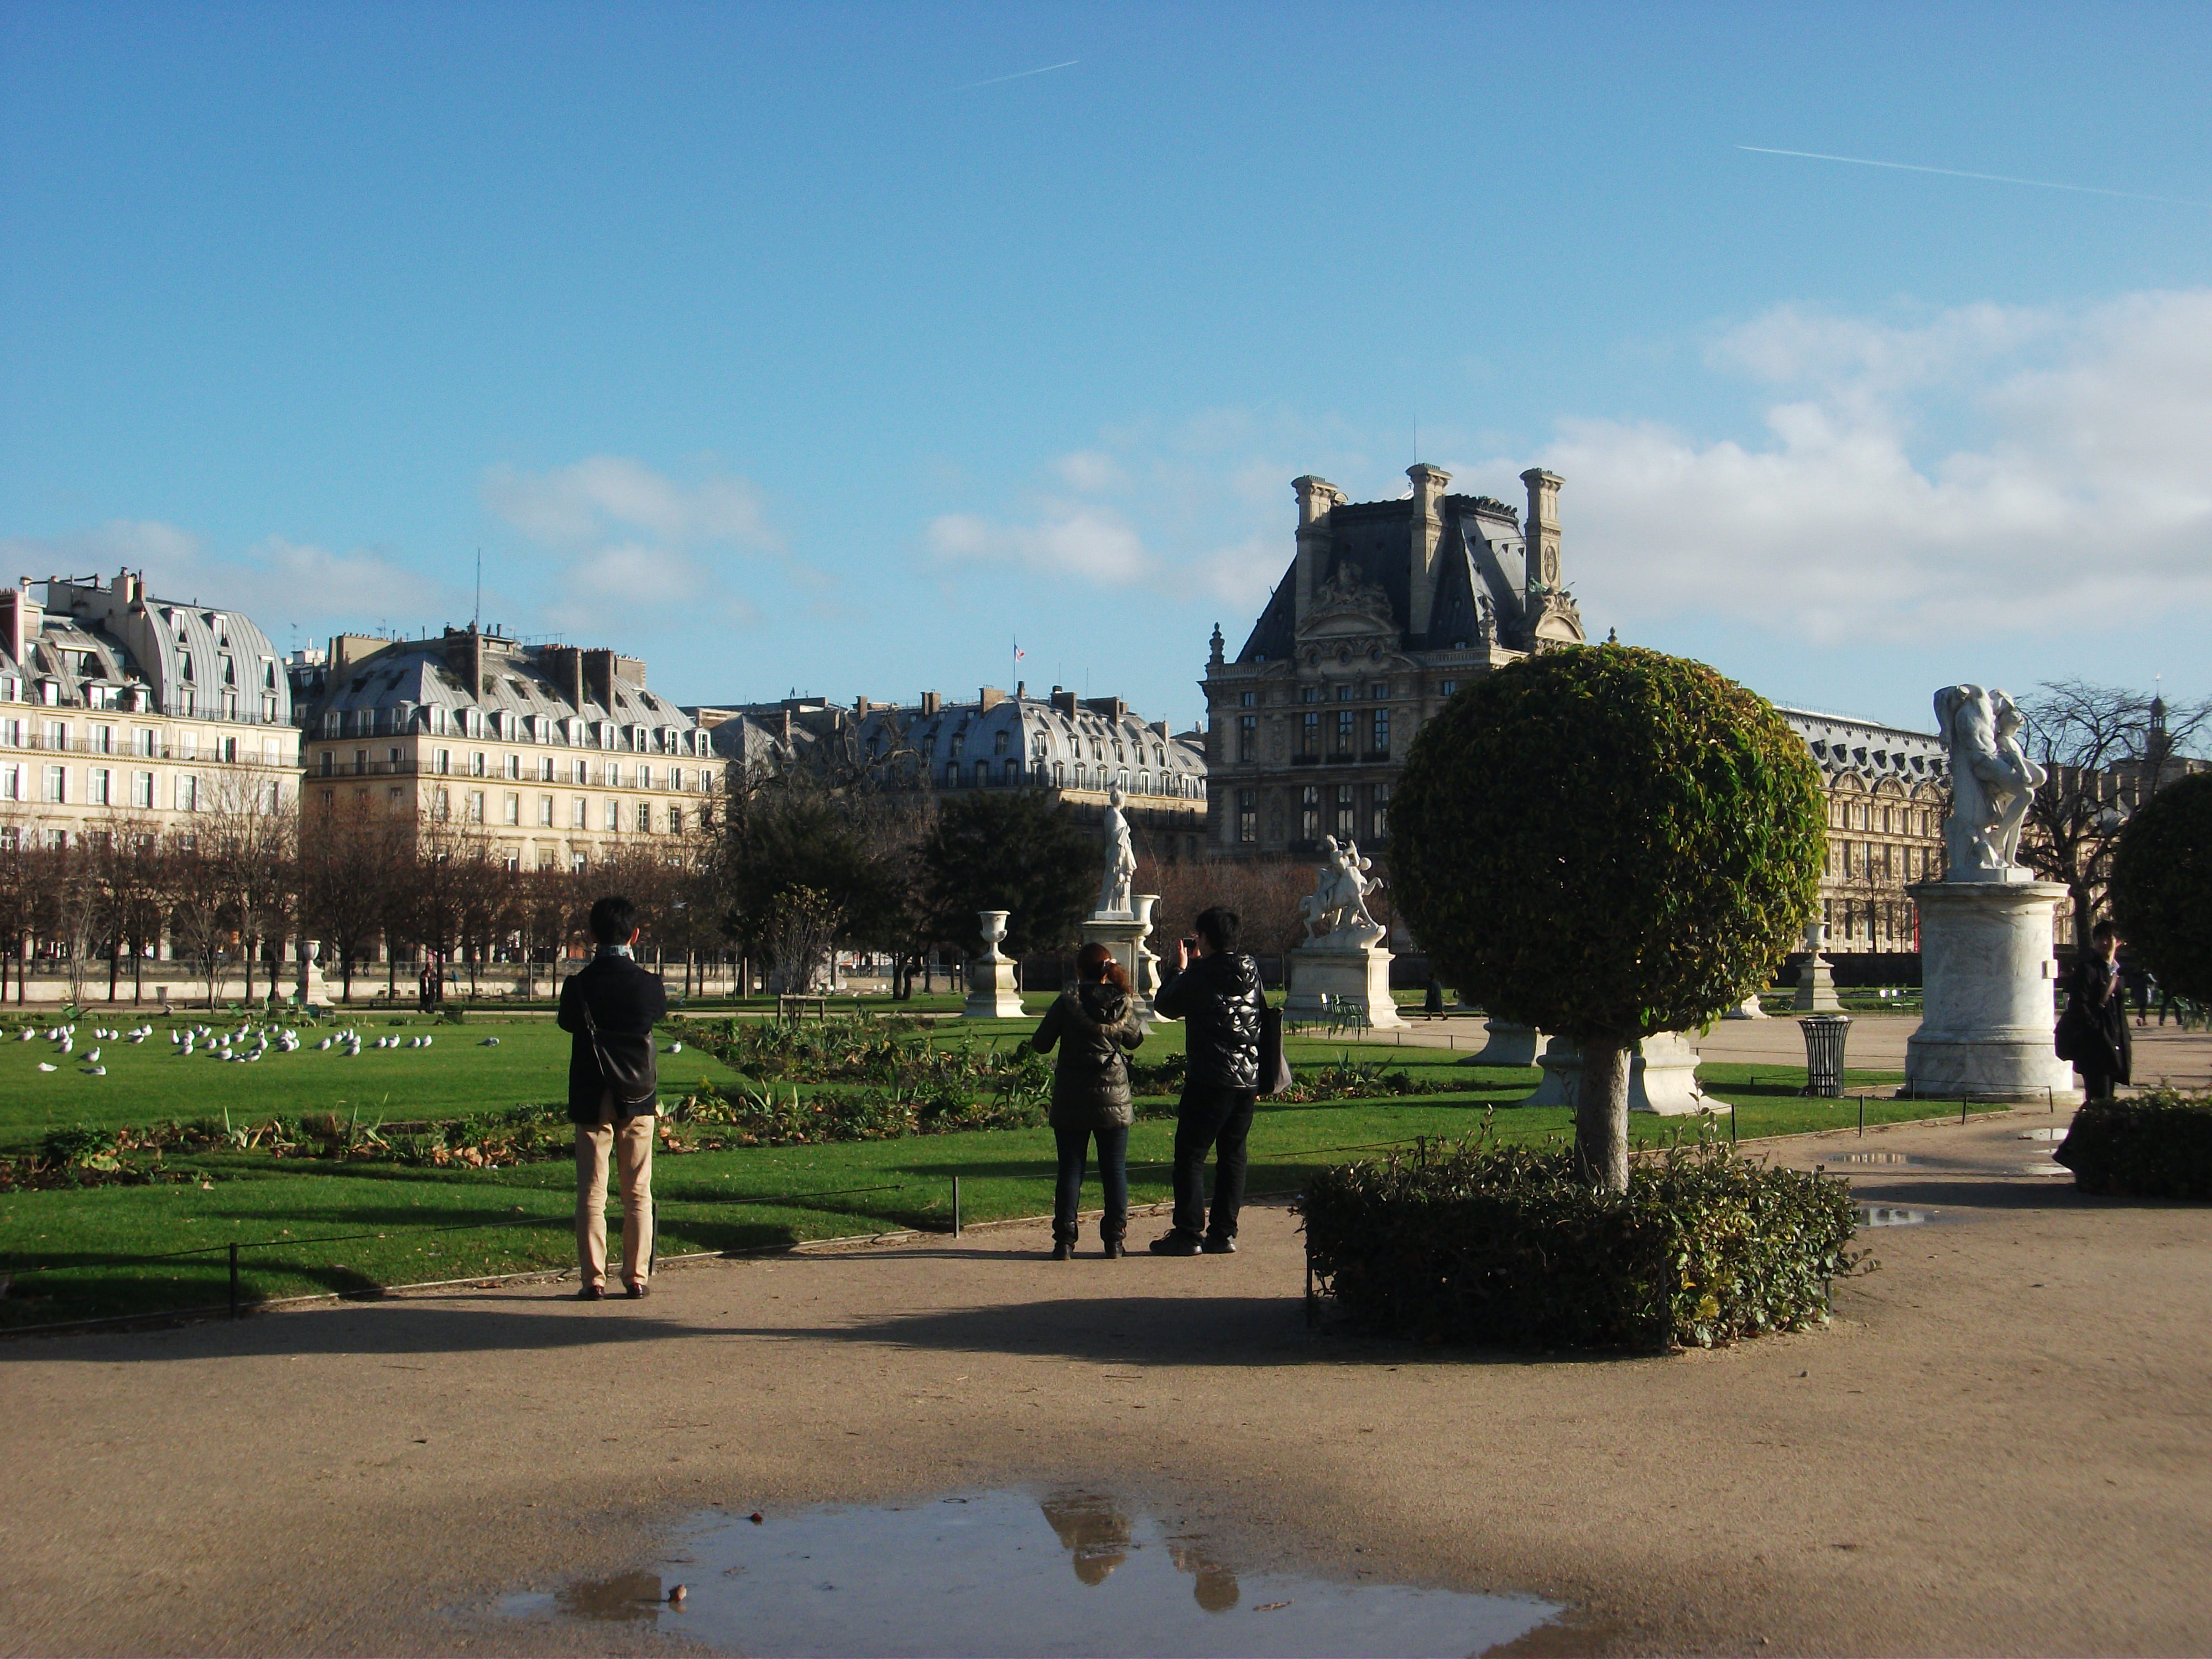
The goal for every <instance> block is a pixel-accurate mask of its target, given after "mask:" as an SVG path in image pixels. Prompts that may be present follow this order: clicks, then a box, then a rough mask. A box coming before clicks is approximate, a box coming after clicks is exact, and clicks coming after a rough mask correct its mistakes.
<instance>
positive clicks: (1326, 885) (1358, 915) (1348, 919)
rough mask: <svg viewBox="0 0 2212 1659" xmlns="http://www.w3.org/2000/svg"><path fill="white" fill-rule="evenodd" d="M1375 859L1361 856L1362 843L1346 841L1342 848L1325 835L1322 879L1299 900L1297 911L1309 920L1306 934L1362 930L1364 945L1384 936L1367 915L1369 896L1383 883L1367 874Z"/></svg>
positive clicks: (1377, 924) (1381, 926) (1380, 924)
mask: <svg viewBox="0 0 2212 1659" xmlns="http://www.w3.org/2000/svg"><path fill="white" fill-rule="evenodd" d="M1374 867H1375V860H1372V859H1370V858H1362V857H1361V856H1360V853H1359V843H1358V842H1356V841H1347V842H1345V843H1344V845H1343V846H1342V847H1339V846H1338V845H1337V844H1336V837H1335V836H1323V837H1322V872H1321V878H1320V880H1319V881H1318V882H1316V884H1315V885H1314V890H1313V891H1312V892H1311V893H1310V894H1309V895H1307V896H1305V897H1304V898H1302V899H1300V900H1299V901H1298V914H1299V915H1303V916H1304V918H1305V920H1306V937H1307V938H1308V939H1313V938H1314V937H1315V936H1316V934H1322V933H1349V932H1354V931H1358V932H1361V933H1364V935H1365V937H1364V939H1363V940H1362V942H1363V943H1365V944H1372V943H1373V942H1374V941H1375V940H1376V939H1381V938H1382V937H1383V933H1384V931H1385V930H1384V928H1383V924H1382V923H1380V922H1378V921H1376V920H1375V918H1374V917H1373V916H1371V915H1369V914H1368V911H1367V896H1368V895H1369V894H1370V893H1371V892H1373V891H1375V890H1376V889H1377V888H1379V887H1380V886H1382V882H1381V881H1380V880H1379V879H1377V878H1373V877H1370V876H1369V875H1368V873H1367V872H1369V871H1370V870H1371V869H1373V868H1374Z"/></svg>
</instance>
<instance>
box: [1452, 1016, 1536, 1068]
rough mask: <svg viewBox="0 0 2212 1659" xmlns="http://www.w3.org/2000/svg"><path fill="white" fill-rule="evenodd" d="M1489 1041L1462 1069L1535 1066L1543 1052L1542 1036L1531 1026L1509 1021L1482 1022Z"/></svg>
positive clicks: (1470, 1056)
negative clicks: (1537, 1058) (1468, 1067)
mask: <svg viewBox="0 0 2212 1659" xmlns="http://www.w3.org/2000/svg"><path fill="white" fill-rule="evenodd" d="M1482 1029H1483V1030H1484V1032H1485V1033H1486V1036H1488V1039H1489V1040H1488V1041H1487V1042H1485V1043H1484V1044H1483V1045H1482V1051H1481V1052H1480V1054H1469V1055H1468V1057H1467V1058H1466V1059H1465V1060H1462V1061H1460V1064H1461V1065H1462V1066H1534V1064H1535V1063H1536V1056H1537V1055H1538V1054H1541V1053H1542V1052H1543V1048H1544V1034H1543V1033H1542V1032H1541V1031H1540V1030H1537V1029H1536V1028H1535V1027H1534V1026H1533V1025H1516V1024H1514V1023H1513V1022H1512V1021H1511V1020H1510V1019H1492V1020H1485V1021H1484V1022H1483V1026H1482Z"/></svg>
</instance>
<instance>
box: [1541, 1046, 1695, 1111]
mask: <svg viewBox="0 0 2212 1659" xmlns="http://www.w3.org/2000/svg"><path fill="white" fill-rule="evenodd" d="M1536 1063H1537V1064H1538V1065H1539V1066H1542V1067H1543V1068H1544V1080H1543V1082H1541V1084H1539V1085H1536V1092H1535V1093H1534V1094H1533V1095H1530V1096H1529V1097H1528V1099H1526V1100H1524V1101H1522V1103H1521V1104H1522V1105H1523V1106H1565V1107H1567V1108H1568V1109H1572V1108H1573V1107H1574V1104H1575V1103H1576V1101H1577V1099H1578V1098H1579V1097H1580V1092H1581V1089H1582V1081H1583V1057H1582V1053H1581V1051H1580V1050H1579V1049H1578V1048H1576V1047H1575V1045H1574V1044H1573V1043H1571V1042H1568V1041H1567V1039H1566V1038H1565V1037H1557V1036H1555V1037H1553V1039H1552V1041H1551V1046H1550V1047H1548V1048H1546V1049H1545V1050H1544V1055H1543V1058H1542V1059H1541V1060H1538V1061H1537V1062H1536ZM1706 1105H1707V1102H1706V1099H1705V1091H1704V1090H1702V1089H1700V1088H1699V1086H1698V1050H1697V1047H1696V1045H1695V1044H1693V1043H1692V1042H1691V1041H1690V1039H1689V1038H1688V1037H1687V1036H1684V1035H1683V1034H1682V1033H1681V1032H1680V1031H1662V1032H1660V1033H1659V1034H1658V1036H1648V1037H1646V1038H1644V1042H1643V1045H1642V1047H1641V1048H1639V1049H1638V1051H1637V1053H1636V1054H1632V1055H1631V1056H1630V1058H1629V1062H1628V1109H1629V1110H1630V1111H1632V1112H1656V1113H1657V1114H1658V1115H1660V1116H1661V1117H1684V1116H1687V1115H1690V1114H1691V1113H1693V1112H1701V1111H1703V1110H1705V1107H1706Z"/></svg>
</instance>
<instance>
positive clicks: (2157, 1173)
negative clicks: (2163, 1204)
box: [2053, 1089, 2212, 1199]
mask: <svg viewBox="0 0 2212 1659" xmlns="http://www.w3.org/2000/svg"><path fill="white" fill-rule="evenodd" d="M2053 1156H2054V1157H2055V1158H2057V1161H2058V1162H2059V1163H2061V1164H2064V1165H2065V1166H2066V1167H2067V1168H2068V1169H2069V1170H2073V1171H2074V1184H2075V1187H2077V1188H2080V1189H2081V1191H2083V1192H2085V1193H2100V1194H2111V1195H2112V1196H2113V1197H2116V1198H2118V1197H2124V1198H2194V1199H2208V1198H2212V1096H2205V1095H2198V1096H2196V1097H2193V1098H2192V1097H2190V1096H2187V1095H2185V1094H2183V1093H2181V1092H2180V1091H2179V1090H2176V1089H2155V1090H2153V1091H2151V1092H2150V1093H2148V1094H2146V1095H2140V1096H2137V1097H2136V1098H2134V1099H2132V1100H2112V1101H2097V1102H2093V1103H2091V1104H2089V1105H2087V1106H2084V1107H2083V1108H2082V1109H2081V1110H2080V1111H2078V1112H2076V1113H2075V1115H2074V1127H2072V1128H2070V1129H2069V1130H2068V1131H2067V1132H2066V1139H2065V1142H2064V1144H2063V1145H2062V1146H2060V1147H2059V1149H2058V1151H2057V1152H2056V1153H2055V1154H2053Z"/></svg>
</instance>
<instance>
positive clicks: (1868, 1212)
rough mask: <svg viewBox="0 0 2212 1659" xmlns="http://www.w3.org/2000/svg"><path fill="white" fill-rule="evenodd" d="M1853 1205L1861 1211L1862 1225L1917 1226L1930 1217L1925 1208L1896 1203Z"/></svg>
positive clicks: (1860, 1222) (1860, 1220) (1860, 1223)
mask: <svg viewBox="0 0 2212 1659" xmlns="http://www.w3.org/2000/svg"><path fill="white" fill-rule="evenodd" d="M1853 1207H1854V1208H1856V1209H1857V1211H1858V1212H1859V1225H1860V1226H1862V1227H1917V1226H1918V1225H1920V1224H1921V1223H1922V1222H1923V1221H1925V1220H1927V1219H1928V1212H1927V1211H1925V1210H1907V1209H1901V1208H1899V1206H1897V1205H1894V1204H1860V1205H1856V1206H1853Z"/></svg>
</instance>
